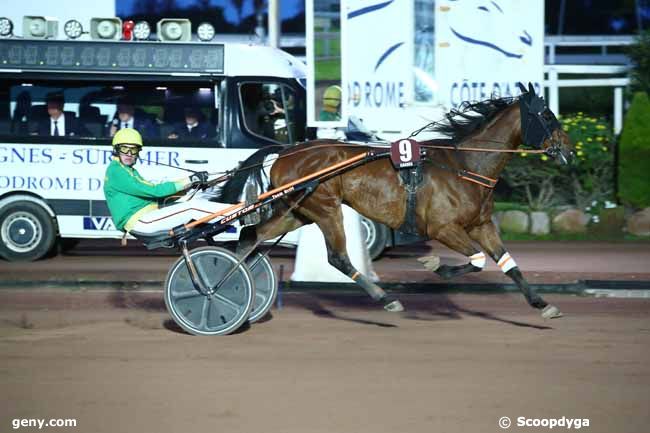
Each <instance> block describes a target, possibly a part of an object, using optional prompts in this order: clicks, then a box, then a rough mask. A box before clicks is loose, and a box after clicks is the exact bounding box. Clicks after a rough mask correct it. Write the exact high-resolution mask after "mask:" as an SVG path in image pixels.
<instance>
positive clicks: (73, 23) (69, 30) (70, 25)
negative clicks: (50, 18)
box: [63, 20, 84, 39]
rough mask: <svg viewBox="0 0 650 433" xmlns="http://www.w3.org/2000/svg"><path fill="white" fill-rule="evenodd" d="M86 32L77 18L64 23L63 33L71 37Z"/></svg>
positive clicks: (76, 36)
mask: <svg viewBox="0 0 650 433" xmlns="http://www.w3.org/2000/svg"><path fill="white" fill-rule="evenodd" d="M83 32H84V28H83V26H82V25H81V23H80V22H79V21H77V20H69V21H66V23H65V24H64V25H63V33H65V35H66V36H67V37H68V38H70V39H77V38H78V37H79V36H81V35H82V34H83Z"/></svg>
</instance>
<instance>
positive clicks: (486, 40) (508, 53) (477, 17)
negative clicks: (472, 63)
mask: <svg viewBox="0 0 650 433" xmlns="http://www.w3.org/2000/svg"><path fill="white" fill-rule="evenodd" d="M514 3H515V2H514V0H449V3H448V5H446V6H441V7H440V11H441V12H446V13H447V23H448V25H449V30H450V32H451V34H452V35H453V36H454V37H456V38H457V39H459V40H461V41H463V42H465V43H468V44H471V45H475V46H478V47H482V48H485V49H488V50H493V51H495V52H498V53H500V54H502V55H504V56H505V57H508V58H512V59H521V58H523V57H524V56H525V54H526V52H527V51H528V49H529V48H530V47H532V46H533V37H532V36H531V35H530V33H529V32H528V31H527V30H526V29H525V28H523V27H522V26H521V24H520V21H521V20H520V19H518V18H519V17H518V14H517V10H516V8H515V7H514V6H515V5H514Z"/></svg>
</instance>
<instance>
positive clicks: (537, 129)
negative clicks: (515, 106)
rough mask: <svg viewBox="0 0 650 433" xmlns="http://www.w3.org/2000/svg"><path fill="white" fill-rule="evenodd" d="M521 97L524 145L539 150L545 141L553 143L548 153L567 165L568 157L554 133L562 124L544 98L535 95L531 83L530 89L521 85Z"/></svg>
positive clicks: (547, 150) (529, 84)
mask: <svg viewBox="0 0 650 433" xmlns="http://www.w3.org/2000/svg"><path fill="white" fill-rule="evenodd" d="M518 84H519V89H520V90H521V92H522V93H521V96H520V97H519V110H520V113H521V138H522V140H523V142H524V144H527V145H528V146H532V147H535V148H538V149H541V148H542V144H543V143H544V141H545V140H547V139H548V140H550V141H551V146H550V147H548V149H546V153H547V154H548V155H549V156H551V157H553V158H555V157H559V158H560V161H561V162H563V163H565V164H566V163H567V162H568V161H567V158H566V156H565V155H564V154H563V153H562V149H561V147H560V146H561V143H560V142H559V141H558V140H556V139H555V138H554V137H553V133H554V132H555V131H556V130H558V129H560V128H561V125H560V122H559V121H558V120H557V118H556V117H555V115H554V114H553V112H552V111H551V110H549V108H548V107H547V106H546V103H545V102H544V98H542V97H541V96H539V95H537V94H536V93H535V89H534V88H533V85H532V84H531V83H528V89H526V87H525V86H524V85H523V84H521V83H518Z"/></svg>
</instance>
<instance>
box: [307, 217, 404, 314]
mask: <svg viewBox="0 0 650 433" xmlns="http://www.w3.org/2000/svg"><path fill="white" fill-rule="evenodd" d="M316 224H318V227H319V228H320V229H321V232H323V236H324V237H325V245H326V247H327V261H328V262H329V264H330V265H332V266H334V267H335V268H336V269H338V270H339V271H341V272H343V274H345V275H347V276H348V277H350V278H352V279H353V280H354V282H355V283H357V284H359V285H360V286H361V287H362V288H363V289H364V290H365V291H366V292H367V293H368V294H369V295H370V297H371V298H372V299H374V300H375V301H377V302H380V303H381V304H382V305H383V306H384V309H385V310H386V311H391V312H399V311H404V307H403V306H402V303H401V302H400V301H398V300H397V299H395V298H393V297H392V296H390V295H388V294H386V292H385V291H384V290H383V289H382V288H381V287H379V286H378V285H376V284H375V283H373V282H372V281H370V280H369V279H368V278H367V277H366V276H365V275H363V274H362V273H360V272H359V271H357V269H356V268H355V267H354V266H353V265H352V263H351V262H350V258H349V257H348V253H347V250H346V247H345V245H346V243H345V231H344V230H343V214H342V212H341V208H340V207H338V209H337V210H335V211H334V212H331V213H329V214H328V215H326V216H322V215H321V216H319V217H317V218H316Z"/></svg>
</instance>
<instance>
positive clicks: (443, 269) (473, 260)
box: [418, 224, 485, 280]
mask: <svg viewBox="0 0 650 433" xmlns="http://www.w3.org/2000/svg"><path fill="white" fill-rule="evenodd" d="M429 235H430V236H431V237H432V238H434V239H436V240H438V241H439V242H441V243H443V244H444V245H445V246H447V247H449V248H451V249H452V250H454V251H456V252H459V253H461V254H463V255H465V256H467V257H469V260H470V262H469V263H466V264H464V265H457V266H451V265H441V264H440V258H439V257H438V256H428V257H422V258H420V259H418V261H419V262H421V263H422V264H423V265H424V267H425V268H427V269H430V270H432V271H434V272H435V273H437V274H438V275H439V276H440V277H441V278H444V279H446V280H448V279H450V278H454V277H458V276H460V275H464V274H467V273H469V272H479V271H481V270H482V269H483V267H484V266H485V254H483V253H482V252H481V251H479V250H477V249H476V247H475V246H474V245H473V243H472V240H471V239H470V237H469V235H468V234H467V232H466V231H465V229H464V228H463V227H461V226H459V225H457V224H448V225H446V226H444V227H442V228H441V229H439V230H438V231H437V232H436V233H435V235H434V234H429Z"/></svg>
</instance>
